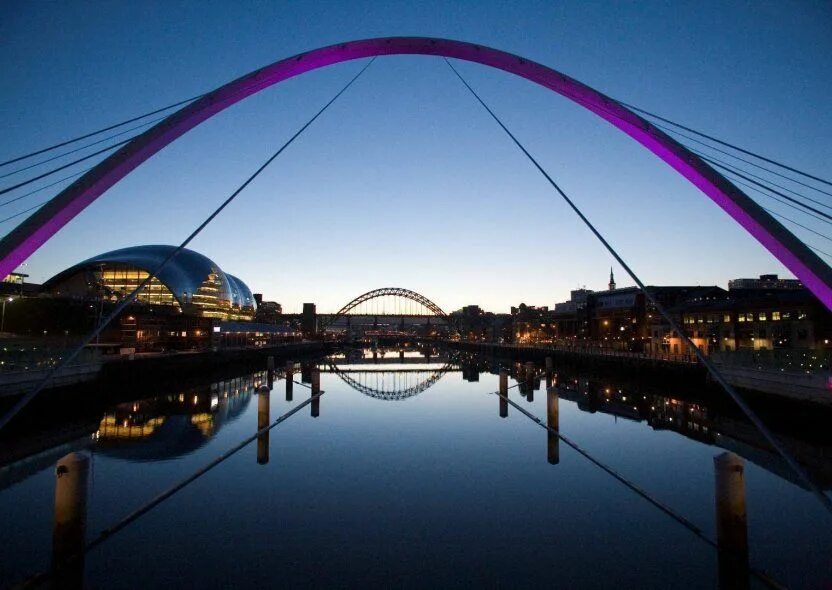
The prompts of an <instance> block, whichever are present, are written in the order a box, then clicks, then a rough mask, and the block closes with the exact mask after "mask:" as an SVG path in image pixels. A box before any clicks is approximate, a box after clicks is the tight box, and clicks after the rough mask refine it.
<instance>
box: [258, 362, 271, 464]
mask: <svg viewBox="0 0 832 590" xmlns="http://www.w3.org/2000/svg"><path fill="white" fill-rule="evenodd" d="M269 358H271V357H269ZM270 397H271V396H270V392H269V388H268V387H267V386H265V385H261V386H260V388H259V389H258V390H257V430H258V431H260V430H263V429H264V428H266V427H267V426H268V425H269V398H270ZM268 462H269V433H268V431H267V432H264V433H263V434H261V435H259V436H258V437H257V463H258V464H260V465H265V464H266V463H268Z"/></svg>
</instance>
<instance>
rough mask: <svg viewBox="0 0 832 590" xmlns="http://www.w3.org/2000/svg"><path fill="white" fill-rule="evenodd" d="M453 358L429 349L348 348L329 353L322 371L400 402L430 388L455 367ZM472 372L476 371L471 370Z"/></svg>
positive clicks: (378, 396)
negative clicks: (337, 352) (339, 351)
mask: <svg viewBox="0 0 832 590" xmlns="http://www.w3.org/2000/svg"><path fill="white" fill-rule="evenodd" d="M454 358H455V357H454V356H452V355H449V354H444V355H441V356H440V355H439V354H437V353H436V351H434V350H432V349H425V350H421V349H404V348H402V349H393V350H385V349H381V350H378V349H375V350H373V349H367V350H362V349H352V350H348V351H345V352H344V353H343V354H339V355H333V356H331V357H330V358H329V359H328V360H329V362H328V363H327V366H326V368H325V369H324V370H325V371H328V372H331V373H334V374H335V375H337V376H338V378H340V379H341V381H343V382H344V383H346V384H347V385H349V386H350V388H352V389H354V390H355V391H358V392H360V393H363V394H364V395H367V396H369V397H372V398H376V399H380V400H387V401H401V400H405V399H408V398H411V397H414V396H417V395H419V394H420V393H422V392H423V391H426V390H428V389H430V388H431V387H433V386H434V385H436V384H437V383H438V382H439V381H440V380H441V379H442V377H444V376H445V374H446V373H447V372H449V371H452V370H459V369H455V364H454ZM474 374H475V375H479V372H478V371H476V370H474ZM463 376H465V373H464V371H463ZM473 380H476V379H473Z"/></svg>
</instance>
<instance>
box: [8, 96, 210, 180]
mask: <svg viewBox="0 0 832 590" xmlns="http://www.w3.org/2000/svg"><path fill="white" fill-rule="evenodd" d="M203 96H205V94H200V95H198V96H194V97H192V98H187V99H185V100H180V101H179V102H176V103H174V104H171V105H168V106H166V107H162V108H161V109H156V110H155V111H150V112H149V113H145V114H143V115H139V116H138V117H133V118H131V119H127V120H126V121H122V122H121V123H116V124H115V125H110V126H108V127H104V128H102V129H99V130H97V131H92V132H90V133H86V134H84V135H80V136H78V137H74V138H72V139H68V140H66V141H62V142H60V143H56V144H55V145H51V146H49V147H45V148H43V149H39V150H36V151H34V152H31V153H28V154H24V155H22V156H18V157H16V158H12V159H11V160H6V161H5V162H0V168H2V167H3V166H7V165H9V164H14V163H15V162H20V161H21V160H25V159H27V158H31V157H32V156H37V155H40V154H43V153H46V152H49V151H52V150H54V149H58V148H59V147H63V146H65V145H69V144H71V143H75V142H76V141H81V140H82V139H87V138H88V137H93V136H94V135H98V134H99V133H104V132H105V131H110V130H112V129H117V128H118V127H122V126H124V125H127V124H129V123H133V122H135V121H140V120H142V119H144V118H146V117H150V116H151V115H155V114H157V113H161V112H164V111H167V110H170V109H172V108H175V107H178V106H181V105H183V104H186V103H189V102H192V101H194V100H197V99H198V98H202V97H203Z"/></svg>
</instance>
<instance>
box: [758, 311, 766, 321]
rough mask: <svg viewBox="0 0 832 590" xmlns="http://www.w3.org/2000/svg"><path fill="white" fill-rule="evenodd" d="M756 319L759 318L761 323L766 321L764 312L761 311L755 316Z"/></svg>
mask: <svg viewBox="0 0 832 590" xmlns="http://www.w3.org/2000/svg"><path fill="white" fill-rule="evenodd" d="M757 317H758V318H759V320H760V321H761V322H764V321H766V319H767V316H766V312H764V311H761V312H760V313H759V314H758V315H757Z"/></svg>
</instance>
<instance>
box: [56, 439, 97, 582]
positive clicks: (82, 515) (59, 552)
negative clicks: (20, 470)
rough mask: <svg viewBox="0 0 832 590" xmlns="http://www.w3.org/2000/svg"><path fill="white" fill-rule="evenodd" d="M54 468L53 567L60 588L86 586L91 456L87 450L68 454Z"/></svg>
mask: <svg viewBox="0 0 832 590" xmlns="http://www.w3.org/2000/svg"><path fill="white" fill-rule="evenodd" d="M55 467H56V468H55V515H54V529H53V531H52V569H53V571H54V572H55V576H56V581H57V583H56V586H57V587H59V588H83V587H84V546H85V544H86V530H87V490H88V486H87V481H88V479H89V471H90V458H89V455H87V454H86V453H69V454H68V455H64V456H63V457H61V458H60V459H59V460H58V463H57V465H56V466H55Z"/></svg>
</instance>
